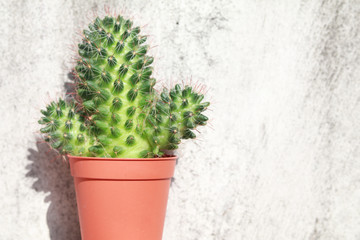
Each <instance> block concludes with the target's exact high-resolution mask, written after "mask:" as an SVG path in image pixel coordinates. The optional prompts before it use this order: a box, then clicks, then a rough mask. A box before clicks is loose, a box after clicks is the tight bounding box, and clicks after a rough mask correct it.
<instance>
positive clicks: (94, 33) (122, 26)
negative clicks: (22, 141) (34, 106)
mask: <svg viewBox="0 0 360 240" xmlns="http://www.w3.org/2000/svg"><path fill="white" fill-rule="evenodd" d="M146 40H147V38H146V36H142V35H140V28H139V27H133V23H132V21H130V20H127V19H124V18H123V17H122V16H118V17H116V18H115V17H110V16H106V17H105V18H103V19H100V18H96V19H95V21H94V22H93V23H91V24H90V25H89V28H88V29H87V30H84V31H83V39H82V42H81V43H80V44H79V45H78V49H79V50H78V53H79V59H78V61H77V65H76V67H75V69H74V75H75V77H76V80H75V81H76V83H77V87H76V91H77V96H76V97H75V98H72V99H71V100H67V101H64V100H62V99H60V100H59V101H58V102H52V103H51V104H50V105H48V106H47V108H46V110H42V114H43V115H44V116H43V117H42V118H41V119H40V121H39V123H40V124H42V125H44V126H43V128H41V132H42V133H44V136H45V140H46V141H47V142H49V143H50V144H51V146H52V147H53V148H55V149H57V150H58V151H59V152H60V153H62V154H71V155H76V156H97V157H119V158H139V157H143V158H144V157H161V156H162V155H163V151H164V150H172V149H177V148H178V145H179V144H180V142H181V139H189V138H191V139H192V138H195V137H196V135H195V133H194V132H193V130H194V129H195V128H196V127H197V126H199V125H200V126H201V125H205V124H206V122H207V120H208V118H207V117H206V116H205V115H203V114H202V112H203V111H205V110H206V108H207V107H208V106H209V103H208V102H202V100H203V98H204V96H203V95H202V94H199V93H197V92H196V91H194V90H193V89H192V87H190V86H185V87H184V88H182V87H181V86H180V85H178V84H177V85H175V87H174V88H172V89H166V88H165V89H163V91H162V92H161V93H160V94H159V93H157V91H155V90H154V85H155V84H156V80H155V79H154V78H153V77H152V76H151V75H152V72H153V68H152V67H151V64H152V62H153V60H154V59H153V57H151V56H148V55H147V52H148V49H149V46H148V45H146Z"/></svg>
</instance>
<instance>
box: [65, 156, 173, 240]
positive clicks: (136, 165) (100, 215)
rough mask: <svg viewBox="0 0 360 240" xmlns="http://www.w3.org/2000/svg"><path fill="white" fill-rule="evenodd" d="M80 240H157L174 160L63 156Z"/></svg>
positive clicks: (160, 231)
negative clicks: (67, 165)
mask: <svg viewBox="0 0 360 240" xmlns="http://www.w3.org/2000/svg"><path fill="white" fill-rule="evenodd" d="M69 161H70V167H71V174H72V176H73V177H74V182H75V189H76V198H77V204H78V213H79V220H80V228H81V236H82V240H104V239H105V240H119V239H123V240H144V239H146V240H161V239H162V233H163V226H164V220H165V213H166V205H167V199H168V193H169V187H170V182H171V178H172V176H173V174H174V168H175V163H176V157H167V158H144V159H117V158H108V159H107V158H89V157H74V156H69Z"/></svg>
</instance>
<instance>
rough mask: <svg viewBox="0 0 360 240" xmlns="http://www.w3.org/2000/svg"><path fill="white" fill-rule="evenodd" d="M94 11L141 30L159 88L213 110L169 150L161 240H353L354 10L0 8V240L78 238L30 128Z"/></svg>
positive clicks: (357, 175)
mask: <svg viewBox="0 0 360 240" xmlns="http://www.w3.org/2000/svg"><path fill="white" fill-rule="evenodd" d="M105 4H107V5H108V6H110V7H111V8H112V9H116V10H118V11H119V10H125V12H126V13H127V15H130V16H134V18H135V21H136V23H138V24H140V25H145V24H148V25H147V27H146V29H145V32H146V33H148V34H151V35H152V38H151V42H152V45H153V46H157V47H156V48H154V49H153V51H154V54H155V56H156V57H157V58H156V59H157V60H156V64H155V68H156V76H157V78H158V79H160V80H161V81H162V83H163V84H165V85H168V84H170V83H171V82H174V81H185V82H186V81H190V79H192V81H193V82H198V83H204V84H206V85H207V86H208V88H209V95H210V96H211V97H210V100H211V101H212V102H213V105H212V107H211V110H212V112H211V117H212V122H211V127H206V128H203V129H202V135H201V137H200V138H199V139H198V140H197V141H196V143H195V144H194V143H193V142H188V143H185V144H184V145H183V147H182V151H181V152H179V155H180V156H181V158H180V161H179V164H178V165H177V168H176V173H175V182H174V183H173V185H172V187H171V190H170V198H169V203H168V212H167V219H166V223H165V231H164V240H210V239H213V240H240V239H247V240H255V239H259V240H263V239H276V240H279V239H280V240H282V239H284V240H288V239H295V240H297V239H299V240H300V239H308V240H315V239H321V240H325V239H326V240H333V239H334V240H335V239H339V240H344V239H346V240H348V239H349V240H352V239H354V240H355V239H360V159H359V157H360V144H359V143H360V104H359V103H360V81H359V76H360V67H359V63H360V59H359V57H360V34H359V33H360V17H359V16H360V1H310V0H309V1H295V0H291V1H290V0H289V1H281V0H279V1H276V0H273V1H265V0H264V1H253V0H248V1H245V0H229V1H221V0H218V1H209V0H201V1H193V0H186V1H179V0H177V1H165V0H162V1H159V0H150V1H140V0H136V1H122V0H118V1H110V2H103V1H93V0H92V1H87V0H86V1H85V0H82V1H79V0H71V1H66V0H61V1H50V0H49V1H41V0H34V1H15V0H14V1H9V0H0V36H1V37H0V51H1V58H0V66H1V67H0V89H1V94H0V103H1V104H0V113H1V125H0V154H1V162H0V176H1V182H0V196H1V199H0V209H1V213H0V228H1V231H0V239H1V240H12V239H14V240H15V239H16V240H18V239H26V240H64V239H66V240H80V233H79V226H78V221H77V215H76V205H75V195H74V191H73V183H72V179H71V177H70V174H69V170H68V167H67V166H66V165H65V164H63V163H62V162H61V161H60V160H55V157H54V155H53V154H52V153H51V152H49V151H48V149H47V148H46V147H45V146H44V145H42V144H37V140H36V131H37V129H38V125H37V123H36V121H37V119H38V118H39V109H40V108H42V107H44V106H45V103H47V102H48V101H49V100H50V99H54V98H56V97H57V96H61V95H62V94H63V89H64V84H65V83H66V82H68V81H69V78H68V73H69V71H70V69H71V67H72V63H71V57H72V56H73V48H72V44H73V43H75V42H76V40H77V39H78V38H79V37H78V36H77V35H76V34H75V33H76V32H77V31H79V29H81V27H83V26H84V23H86V22H87V21H88V20H87V19H91V16H92V14H91V11H97V10H103V9H104V8H103V7H104V5H105Z"/></svg>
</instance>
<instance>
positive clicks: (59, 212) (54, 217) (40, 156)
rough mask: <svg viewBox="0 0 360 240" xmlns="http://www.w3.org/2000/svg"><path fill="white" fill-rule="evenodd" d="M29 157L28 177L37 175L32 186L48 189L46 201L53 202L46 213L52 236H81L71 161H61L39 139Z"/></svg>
mask: <svg viewBox="0 0 360 240" xmlns="http://www.w3.org/2000/svg"><path fill="white" fill-rule="evenodd" d="M39 141H40V140H39ZM28 160H29V161H30V162H31V163H30V164H29V165H28V166H27V167H26V168H27V170H28V172H27V174H26V177H29V178H34V179H36V181H35V182H34V183H33V185H32V188H33V189H34V190H35V191H37V192H45V193H49V195H48V196H46V197H45V199H44V201H45V202H50V205H49V208H48V211H47V217H46V219H47V225H48V227H49V233H50V239H51V240H64V239H66V240H81V235H80V227H79V221H78V215H77V206H76V195H75V189H74V184H73V179H72V176H71V174H70V169H69V166H68V163H66V162H64V161H61V160H60V159H59V157H57V153H56V152H54V151H53V150H51V149H50V147H49V146H48V145H47V144H45V143H37V149H29V155H28Z"/></svg>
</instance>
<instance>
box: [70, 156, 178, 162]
mask: <svg viewBox="0 0 360 240" xmlns="http://www.w3.org/2000/svg"><path fill="white" fill-rule="evenodd" d="M66 156H67V157H68V158H69V159H70V158H71V159H74V160H75V159H76V160H81V159H83V160H95V161H96V160H102V161H169V160H176V159H178V156H176V155H170V156H165V157H157V158H106V157H82V156H72V155H70V154H68V155H66Z"/></svg>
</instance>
